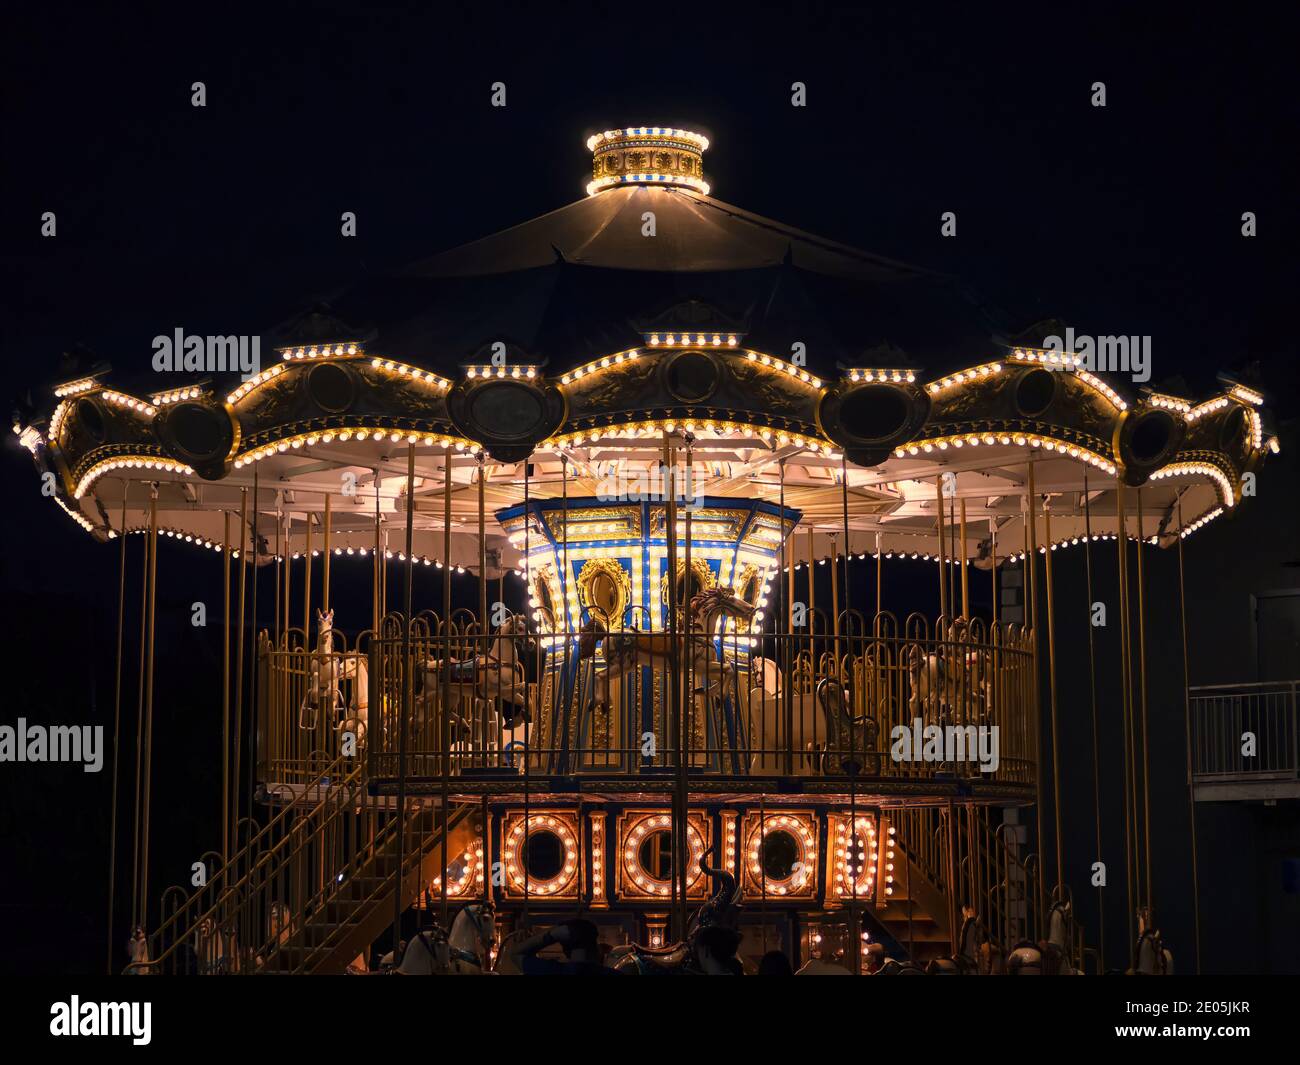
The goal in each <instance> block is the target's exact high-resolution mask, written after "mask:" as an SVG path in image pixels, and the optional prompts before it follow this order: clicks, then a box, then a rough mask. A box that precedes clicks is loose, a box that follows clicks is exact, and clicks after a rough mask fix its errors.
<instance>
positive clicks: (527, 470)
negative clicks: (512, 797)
mask: <svg viewBox="0 0 1300 1065" xmlns="http://www.w3.org/2000/svg"><path fill="white" fill-rule="evenodd" d="M531 459H532V455H529V456H528V458H526V459H524V584H525V585H526V586H527V587H526V588H525V589H524V596H525V599H524V601H525V602H527V601H528V600H527V596H529V595H531V594H532V593H533V588H534V584H533V554H532V543H531V534H532V528H533V512H532V509H531V504H530V501H529V498H528V495H529V482H530V480H531V479H532V462H531V461H530V460H531ZM567 616H568V611H567V610H563V611H561V615H560V617H558V618H553V619H552V629H551V631H552V632H555V631H556V629H557V628H559V629H561V630H567V628H568V626H567V625H566V624H565V622H564V620H563V619H564V618H565V617H567ZM569 636H570V634H569V633H568V632H567V631H566V632H565V633H564V638H565V639H566V640H567V639H569ZM552 646H553V645H552ZM537 665H538V669H537V688H538V697H537V702H538V704H539V705H538V709H537V718H538V722H537V723H538V725H539V726H540V725H541V717H542V713H541V705H540V704H541V701H542V697H541V691H542V669H541V665H542V641H541V640H538V641H537ZM548 668H549V663H548ZM558 705H559V703H558V701H557V702H555V703H554V704H553V706H558ZM552 722H554V715H552ZM511 731H513V730H511ZM528 739H529V736H528V720H527V719H526V718H525V720H524V749H523V751H522V752H520V755H519V756H520V757H521V758H522V759H523V762H524V842H523V848H524V849H523V854H522V855H521V857H522V859H523V860H522V861H521V862H520V865H522V866H523V870H524V904H523V908H522V909H521V910H520V912H519V924H520V927H521V928H527V927H528V881H529V877H528V837H529V833H530V832H531V831H532V828H533V817H532V788H531V787H530V786H529V785H530V784H531V783H532V782H531V781H530V780H529V764H530V763H531V762H532V760H533V758H532V754H533V752H532V750H531V749H530V748H529V745H528ZM505 833H506V822H505V819H504V818H502V822H501V846H502V851H503V853H502V855H501V857H502V859H504V858H505V853H504V849H505V843H506V839H505ZM489 879H490V878H489Z"/></svg>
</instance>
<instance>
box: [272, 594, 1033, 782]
mask: <svg viewBox="0 0 1300 1065" xmlns="http://www.w3.org/2000/svg"><path fill="white" fill-rule="evenodd" d="M810 621H811V624H810V626H809V631H807V632H800V633H794V634H779V635H773V634H770V633H761V632H757V631H755V632H752V633H751V632H749V631H744V630H742V631H739V632H737V631H734V630H729V631H722V630H721V629H720V630H718V631H715V632H713V633H711V634H705V633H700V632H698V631H697V632H692V633H690V634H679V635H676V636H670V635H669V634H668V633H665V632H661V631H653V632H648V631H642V630H640V629H638V628H636V627H634V626H632V625H630V624H629V625H627V626H626V627H622V628H616V629H612V630H608V627H605V629H606V630H607V631H599V632H593V630H592V628H590V627H588V628H584V630H582V631H578V632H571V633H544V634H536V633H529V634H524V633H523V632H522V629H521V631H520V632H519V633H518V634H513V635H512V634H506V635H503V634H502V633H501V632H493V633H490V634H485V633H484V631H483V630H482V628H481V627H480V626H479V624H478V622H477V620H476V619H475V618H474V616H473V614H472V613H471V612H470V611H468V610H463V611H457V612H455V613H454V614H453V616H452V620H451V621H450V623H443V622H442V621H440V620H439V618H437V617H436V616H435V615H433V614H431V613H428V612H426V613H424V614H421V615H418V616H417V617H416V618H415V619H414V620H413V622H412V625H411V632H410V635H409V645H408V643H407V639H408V637H407V634H406V632H405V626H404V621H403V619H402V618H401V617H400V616H398V615H389V616H388V617H386V618H385V619H384V621H383V623H382V624H381V627H380V631H379V633H378V634H377V635H373V636H371V635H370V634H363V637H362V640H361V641H360V643H361V646H362V647H363V649H364V651H363V652H348V651H341V650H337V649H335V650H333V651H331V652H329V653H328V654H327V655H322V654H321V653H320V652H317V651H308V650H304V649H302V648H298V647H292V648H289V647H279V648H271V647H270V646H269V645H264V646H263V651H262V656H261V663H260V667H261V669H262V670H263V673H262V682H261V686H260V691H261V693H262V713H261V717H260V721H262V722H263V723H264V727H263V732H262V735H261V741H262V750H261V755H260V761H261V766H262V771H263V779H266V780H298V779H302V778H303V777H305V776H309V775H310V772H311V768H312V765H313V763H314V761H315V760H316V759H318V758H319V757H320V756H321V754H322V753H324V754H326V755H329V754H335V753H338V752H339V751H340V750H341V749H342V748H341V747H340V744H341V743H342V742H343V740H344V738H345V737H351V738H352V739H353V740H358V738H359V743H360V746H361V748H363V753H364V757H365V759H366V765H367V771H368V773H369V774H370V775H371V776H372V777H376V778H382V779H393V778H396V777H397V776H398V752H399V749H404V750H405V752H406V762H405V776H406V777H407V778H408V779H426V780H427V779H431V778H440V777H441V776H442V775H443V773H444V762H445V771H446V773H447V775H449V776H465V775H498V774H502V775H513V774H518V773H522V772H523V771H524V767H525V760H526V761H527V768H528V770H529V771H530V772H531V773H535V774H540V775H553V776H560V775H574V774H590V775H598V776H613V777H618V776H654V775H656V774H666V773H669V772H671V771H674V770H675V769H676V768H677V767H678V764H679V762H678V759H679V757H680V758H681V759H682V760H684V762H685V764H686V768H687V772H688V773H689V774H691V775H693V776H701V775H704V776H725V777H743V776H783V777H807V778H813V777H835V778H848V777H850V776H853V777H862V778H878V779H898V780H918V779H936V778H947V779H952V778H966V779H971V780H981V781H986V782H994V783H1014V784H1032V782H1033V780H1034V759H1035V754H1034V750H1035V749H1034V734H1033V705H1034V704H1033V695H1034V693H1033V680H1034V669H1033V650H1032V646H1033V640H1032V634H1029V633H1027V632H1026V631H1025V630H1022V629H1020V628H1019V627H1017V626H1009V625H1001V624H999V625H995V626H992V627H985V626H984V625H983V624H982V623H980V622H978V621H975V622H967V621H965V620H964V619H958V620H956V621H952V622H950V621H948V620H947V619H943V618H941V619H939V620H938V622H937V623H935V624H934V625H931V623H930V622H928V621H927V619H925V618H924V617H922V616H920V615H913V616H912V617H909V618H908V619H907V620H906V622H904V623H902V624H900V623H899V622H898V621H897V620H896V619H895V618H894V617H893V616H892V615H889V614H882V615H880V616H879V617H876V618H871V619H867V618H865V617H863V616H862V615H860V614H857V613H851V612H844V613H842V614H841V615H840V617H839V619H838V624H835V625H831V624H828V623H827V620H826V618H825V617H824V616H823V615H821V614H818V613H810ZM335 647H336V648H337V647H338V644H337V643H336V644H335ZM340 678H341V679H342V683H340V684H339V685H338V686H339V687H340V689H341V692H340V693H339V694H336V693H335V691H334V682H335V681H336V680H337V679H340ZM361 687H365V688H366V690H367V692H368V694H367V697H366V700H365V702H366V705H365V707H364V708H362V709H361V710H360V711H359V710H358V703H359V702H360V701H361V697H360V695H359V694H358V693H359V691H360V688H361ZM408 705H409V707H410V710H409V715H407V711H406V707H408ZM404 715H406V721H405V725H406V727H405V736H404V738H403V735H402V733H403V730H402V728H401V724H402V719H403V716H404ZM358 719H360V723H359V724H358ZM679 735H680V736H681V737H684V739H681V740H679ZM981 744H983V746H982V747H981ZM525 752H526V753H525ZM894 754H898V755H899V757H897V758H895V757H894Z"/></svg>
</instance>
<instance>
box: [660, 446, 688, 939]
mask: <svg viewBox="0 0 1300 1065" xmlns="http://www.w3.org/2000/svg"><path fill="white" fill-rule="evenodd" d="M676 463H677V457H676V454H675V453H674V449H673V441H672V435H671V434H670V433H668V432H665V433H664V442H663V487H664V491H663V497H664V508H665V515H664V517H665V521H664V538H665V546H666V548H667V551H666V554H667V563H668V626H667V628H668V659H669V671H668V672H669V679H668V682H667V684H665V686H664V688H665V691H666V693H667V695H668V705H667V706H666V707H665V708H664V709H665V716H666V717H667V719H668V724H669V729H670V733H671V735H672V737H673V743H675V745H676V758H677V763H676V766H675V767H674V768H675V769H676V777H677V781H676V784H677V786H676V787H675V788H674V789H673V802H672V834H671V842H672V854H673V868H672V874H673V876H672V907H673V913H674V915H675V916H676V920H677V930H676V938H679V939H685V938H686V892H685V887H686V884H685V878H684V877H683V875H682V874H683V873H684V872H685V870H684V869H683V868H682V862H681V838H682V836H683V835H684V834H685V831H686V827H685V823H684V814H683V811H682V802H681V792H682V778H683V776H684V773H685V769H686V759H685V750H684V748H685V745H686V740H685V736H684V735H683V732H682V724H683V722H682V713H681V688H680V687H679V677H680V675H681V654H680V648H679V647H678V646H677V637H678V624H677V621H678V619H677V494H676V492H675V491H674V490H673V487H672V481H673V479H674V475H673V471H674V469H675V467H676ZM687 579H689V578H687Z"/></svg>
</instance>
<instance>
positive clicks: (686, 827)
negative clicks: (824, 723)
mask: <svg viewBox="0 0 1300 1065" xmlns="http://www.w3.org/2000/svg"><path fill="white" fill-rule="evenodd" d="M694 440H695V437H694V436H693V435H692V434H691V433H689V432H685V433H683V434H682V442H683V444H684V445H685V446H684V447H683V449H682V456H683V463H682V470H683V471H684V473H685V477H684V478H683V479H682V480H681V485H682V509H683V510H684V511H685V512H686V517H685V529H684V530H683V537H682V544H683V547H684V548H685V551H684V558H683V560H682V561H683V574H684V577H685V579H684V580H683V582H682V592H683V596H682V626H683V629H684V631H683V632H682V638H683V640H687V641H689V640H690V639H691V624H692V619H691V598H692V596H691V588H692V587H693V586H694V584H693V580H694V577H693V574H692V571H691V508H690V504H689V503H688V501H687V498H686V489H687V487H688V486H689V485H690V484H691V477H692V474H693V472H694V471H693V467H692V463H693V461H694V460H693V457H692V446H691V445H692V444H693V442H694ZM677 486H678V478H677V475H676V466H674V468H673V498H674V499H676V497H677ZM669 532H670V533H671V535H672V536H673V537H674V538H676V536H677V526H676V525H675V524H674V525H673V526H671V527H670V529H669ZM701 583H702V582H701ZM700 590H701V591H703V590H704V589H703V588H701V589H700ZM704 638H705V639H706V640H707V641H708V643H709V646H710V647H712V645H713V633H712V632H708V633H705V634H704ZM692 659H693V656H692V655H687V656H686V661H685V662H682V661H681V660H680V658H679V659H678V669H679V672H680V673H681V685H682V694H681V696H680V698H679V699H678V701H677V706H678V709H679V714H680V717H681V737H682V746H681V752H682V753H681V766H680V768H679V769H678V771H677V791H678V795H677V804H678V807H679V808H680V810H681V818H682V823H681V828H680V830H679V831H678V833H677V848H678V852H679V853H680V855H681V857H680V859H678V858H676V857H674V859H673V869H674V870H675V871H677V870H680V872H679V874H678V875H679V876H680V877H681V893H680V895H681V900H682V913H683V915H685V913H686V885H687V883H688V881H689V875H688V874H689V872H690V871H689V870H688V869H687V868H686V862H687V860H688V856H689V854H690V852H691V850H690V842H689V836H690V794H689V791H688V784H687V766H688V764H689V757H688V752H689V751H690V749H691V743H692V741H693V740H694V738H695V699H694V697H693V696H692V694H691V693H692V692H693V691H694V683H693V681H694V680H695V678H693V677H692V676H691V671H692V665H693V661H692ZM705 669H706V670H707V669H708V667H707V666H706V667H705ZM705 684H706V686H707V684H708V680H707V677H706V680H705ZM700 731H701V733H702V734H703V736H704V746H705V748H706V750H707V747H708V739H707V737H708V724H707V722H705V724H704V727H703V728H702V729H701V730H700ZM718 746H719V752H718V754H719V757H718V764H719V765H721V764H723V760H722V757H721V753H722V752H721V749H720V748H721V746H722V745H721V744H719V745H718ZM705 757H706V759H707V757H708V756H707V754H706V755H705ZM706 764H707V761H706ZM685 929H686V925H685V923H683V924H682V930H683V935H684V933H685Z"/></svg>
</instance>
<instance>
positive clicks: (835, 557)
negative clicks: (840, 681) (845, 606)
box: [831, 533, 849, 677]
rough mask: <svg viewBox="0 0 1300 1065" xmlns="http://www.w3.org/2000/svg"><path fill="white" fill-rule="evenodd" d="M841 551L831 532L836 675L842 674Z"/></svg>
mask: <svg viewBox="0 0 1300 1065" xmlns="http://www.w3.org/2000/svg"><path fill="white" fill-rule="evenodd" d="M848 546H849V542H848V539H847V538H846V539H845V541H844V547H845V551H844V594H845V595H846V596H847V595H848V583H849V579H848V578H849V553H848ZM839 564H840V559H839V552H838V550H837V545H836V543H835V534H834V533H831V635H832V636H833V637H834V642H833V643H832V644H831V654H832V655H833V657H834V659H835V676H836V677H838V676H839V674H840V582H839Z"/></svg>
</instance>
